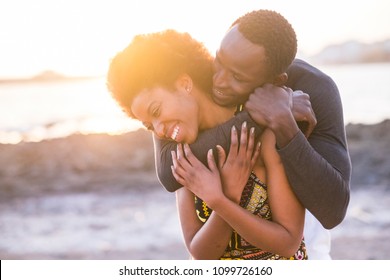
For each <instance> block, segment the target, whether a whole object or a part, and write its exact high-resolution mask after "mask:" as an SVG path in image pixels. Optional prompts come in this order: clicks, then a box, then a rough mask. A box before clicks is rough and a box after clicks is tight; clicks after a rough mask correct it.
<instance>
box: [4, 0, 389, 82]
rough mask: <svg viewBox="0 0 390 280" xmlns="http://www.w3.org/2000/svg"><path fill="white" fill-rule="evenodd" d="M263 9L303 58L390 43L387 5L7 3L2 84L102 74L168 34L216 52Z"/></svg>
mask: <svg viewBox="0 0 390 280" xmlns="http://www.w3.org/2000/svg"><path fill="white" fill-rule="evenodd" d="M261 8H266V9H273V10H276V11H279V12H280V13H282V14H283V15H284V16H285V17H286V18H287V19H288V20H289V21H290V22H291V23H292V25H293V26H294V28H295V29H296V32H297V35H298V39H299V50H300V51H301V52H303V53H310V54H312V53H315V52H318V51H319V50H321V49H322V48H323V47H325V46H326V45H328V44H333V43H340V42H344V41H347V40H351V39H355V40H362V41H365V42H372V41H377V40H383V39H385V38H387V37H388V36H390V34H389V31H388V30H389V28H390V18H389V17H388V11H389V9H390V4H389V2H388V1H386V0H372V1H352V0H351V1H349V0H348V1H337V0H330V1H310V0H296V1H283V0H264V1H222V0H215V1H206V0H200V1H183V0H165V1H158V0H144V1H126V0H114V1H87V0H82V1H78V0H66V1H65V0H54V1H53V0H36V1H27V0H3V1H1V3H0V41H1V44H0V61H1V63H0V78H1V77H12V76H30V75H35V74H36V73H38V72H40V71H43V70H47V69H52V70H56V71H59V72H61V73H64V74H68V75H85V74H91V75H102V74H103V75H104V73H105V70H106V67H107V64H108V60H109V58H110V57H111V56H112V55H113V54H114V53H115V52H116V51H117V50H119V49H120V48H122V47H123V46H125V45H126V44H127V43H128V42H129V41H130V40H131V38H132V37H133V36H134V35H135V34H138V33H144V32H152V31H158V30H162V29H165V28H174V29H178V30H180V31H187V32H189V33H190V34H192V35H193V36H194V37H195V38H197V39H198V40H200V41H203V42H204V43H205V44H206V46H208V47H209V48H210V50H212V51H214V50H215V49H216V48H217V47H218V43H219V40H220V38H221V36H222V35H223V33H224V32H225V31H226V29H227V28H228V27H229V25H230V24H231V23H232V22H233V21H234V20H235V19H236V18H237V17H239V16H240V15H242V14H244V13H246V12H249V11H251V10H254V9H261Z"/></svg>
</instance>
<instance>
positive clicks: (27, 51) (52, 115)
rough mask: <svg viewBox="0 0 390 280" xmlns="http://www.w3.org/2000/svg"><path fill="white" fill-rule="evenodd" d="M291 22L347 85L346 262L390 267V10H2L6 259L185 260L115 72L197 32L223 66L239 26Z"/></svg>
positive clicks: (60, 6)
mask: <svg viewBox="0 0 390 280" xmlns="http://www.w3.org/2000/svg"><path fill="white" fill-rule="evenodd" d="M255 9H272V10H276V11H278V12H280V13H281V14H282V15H283V16H285V17H286V18H287V20H288V21H289V22H290V23H291V24H292V26H293V27H294V29H295V31H296V33H297V37H298V55H297V57H298V58H302V59H304V60H306V61H308V62H310V63H312V64H313V65H315V66H316V67H318V68H319V69H321V70H322V71H324V72H325V73H327V74H328V75H330V76H331V77H332V78H333V79H334V80H335V82H336V83H337V85H338V87H339V90H340V94H341V98H342V101H343V106H344V118H345V124H346V128H347V133H348V142H349V147H350V151H351V158H352V161H353V166H354V170H353V178H352V197H351V204H350V208H349V211H348V214H347V218H346V219H345V221H344V222H343V223H342V224H341V225H340V226H338V227H337V228H335V229H334V230H332V236H333V245H332V254H333V257H334V258H336V259H390V253H389V252H390V244H388V238H389V237H390V206H389V205H390V201H389V198H388V197H389V195H388V194H389V189H390V172H389V170H390V161H389V159H388V158H387V155H388V154H390V153H389V152H390V151H389V149H390V148H389V144H388V143H389V141H390V136H389V135H390V124H389V121H387V120H388V119H389V118H390V110H389V105H390V79H389V74H390V17H389V16H388V15H389V13H390V3H389V2H388V1H386V0H370V1H368V0H360V1H352V0H351V1H349V0H346V1H336V0H328V1H310V0H295V1H288V0H285V1H283V0H272V1H271V0H270V1H238V0H237V1H222V0H214V1H206V0H198V1H180V0H165V1H158V0H142V1H124V0H115V1H108V0H107V1H106V0H103V1H86V0H78V1H76V0H66V1H61V0H51V1H49V0H36V1H27V0H12V1H11V0H2V1H1V2H0V164H1V166H2V168H1V169H0V202H1V203H0V259H34V258H40V259H183V258H184V259H186V258H187V253H186V251H185V249H184V246H183V241H182V239H181V238H182V237H181V231H180V227H179V223H178V219H177V214H176V208H175V197H174V194H171V193H167V192H166V191H165V190H164V189H163V188H162V187H161V186H160V185H159V182H158V181H157V179H156V176H155V172H154V161H153V146H152V140H151V135H150V134H149V133H148V132H146V131H144V130H143V129H140V127H141V125H140V124H139V123H138V122H137V121H133V120H130V119H129V118H127V117H126V116H125V115H124V114H123V113H122V112H121V111H120V109H119V107H118V106H117V105H116V104H115V102H114V101H113V100H112V98H111V97H110V94H109V93H108V91H107V89H106V86H105V74H106V71H107V67H108V64H109V61H110V58H111V57H112V56H113V55H115V53H116V52H117V51H119V50H121V49H123V48H124V47H125V46H126V45H127V44H128V43H129V42H130V41H131V39H132V37H133V36H134V35H136V34H139V33H146V32H154V31H160V30H163V29H166V28H173V29H177V30H179V31H183V32H184V31H185V32H189V33H190V34H191V35H192V36H193V37H195V38H196V39H198V40H199V41H202V42H203V43H204V44H205V45H206V47H207V48H208V49H209V50H210V51H211V52H212V53H215V51H216V49H217V48H218V45H219V42H220V40H221V38H222V36H223V35H224V33H225V31H226V30H227V29H228V27H229V26H230V24H231V23H232V22H233V21H234V20H235V19H236V18H238V17H239V16H241V15H243V14H245V13H246V12H250V11H252V10H255Z"/></svg>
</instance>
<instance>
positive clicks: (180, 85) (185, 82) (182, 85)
mask: <svg viewBox="0 0 390 280" xmlns="http://www.w3.org/2000/svg"><path fill="white" fill-rule="evenodd" d="M175 84H176V87H177V89H179V90H180V89H181V90H183V89H184V90H185V91H186V92H187V93H191V91H192V87H193V83H192V79H191V77H190V76H188V75H187V74H182V75H180V76H179V78H177V80H176V83H175Z"/></svg>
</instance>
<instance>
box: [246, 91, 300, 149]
mask: <svg viewBox="0 0 390 280" xmlns="http://www.w3.org/2000/svg"><path fill="white" fill-rule="evenodd" d="M292 104H293V101H292V90H291V89H289V88H282V87H278V86H275V85H272V84H266V85H264V86H263V87H261V88H256V89H255V92H254V93H252V94H251V95H250V96H249V99H248V101H247V102H246V103H245V108H246V110H248V113H249V115H250V116H251V117H252V119H253V120H254V121H255V122H256V123H258V124H259V125H262V126H265V127H268V128H270V129H271V130H272V131H273V132H274V134H275V137H276V144H277V146H278V147H279V148H283V147H285V146H286V145H287V144H288V143H290V141H291V140H292V139H293V138H294V137H295V135H296V134H297V133H298V131H299V127H298V125H297V122H296V121H295V119H294V116H293V113H292V111H291V109H292V107H293V105H292Z"/></svg>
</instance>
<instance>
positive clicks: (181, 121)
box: [131, 87, 199, 144]
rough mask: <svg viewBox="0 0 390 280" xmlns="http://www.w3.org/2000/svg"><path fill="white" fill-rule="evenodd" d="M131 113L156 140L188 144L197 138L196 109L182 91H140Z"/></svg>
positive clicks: (154, 89)
mask: <svg viewBox="0 0 390 280" xmlns="http://www.w3.org/2000/svg"><path fill="white" fill-rule="evenodd" d="M131 111H132V112H133V114H134V116H135V117H136V118H137V119H138V120H140V121H141V122H142V123H143V124H144V125H145V127H146V128H147V129H149V130H151V131H153V132H154V133H155V134H156V135H157V136H158V137H159V138H164V139H169V140H173V141H176V142H180V143H189V144H190V143H192V142H194V141H195V140H196V138H197V136H198V131H199V106H198V103H197V102H196V100H195V99H194V97H193V96H192V95H191V94H190V93H188V92H186V91H185V90H176V91H170V90H167V89H165V88H162V87H155V88H153V89H146V90H143V91H141V92H140V93H139V94H138V95H137V96H136V98H135V99H134V100H133V103H132V106H131Z"/></svg>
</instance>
